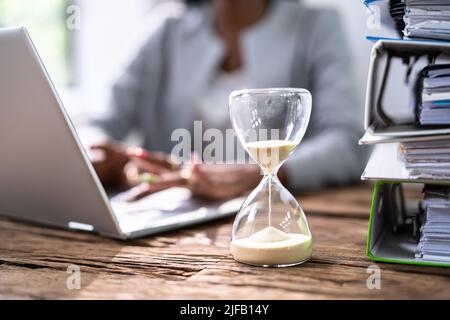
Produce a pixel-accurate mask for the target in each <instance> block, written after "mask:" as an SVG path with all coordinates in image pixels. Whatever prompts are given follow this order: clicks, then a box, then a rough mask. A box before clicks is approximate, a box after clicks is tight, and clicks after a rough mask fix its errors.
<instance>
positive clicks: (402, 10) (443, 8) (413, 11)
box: [364, 0, 450, 41]
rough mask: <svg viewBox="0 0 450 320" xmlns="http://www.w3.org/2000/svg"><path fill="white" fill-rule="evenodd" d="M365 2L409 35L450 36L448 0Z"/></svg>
mask: <svg viewBox="0 0 450 320" xmlns="http://www.w3.org/2000/svg"><path fill="white" fill-rule="evenodd" d="M364 4H365V5H366V6H367V7H368V8H369V10H371V12H372V14H373V15H374V16H375V17H376V18H377V19H381V22H382V23H383V24H384V25H386V26H388V27H392V26H395V29H396V30H397V31H398V32H399V33H400V34H401V35H403V36H404V37H405V38H407V39H432V40H447V41H448V40H450V3H449V2H448V1H443V0H365V1H364ZM385 17H389V18H390V19H386V18H385Z"/></svg>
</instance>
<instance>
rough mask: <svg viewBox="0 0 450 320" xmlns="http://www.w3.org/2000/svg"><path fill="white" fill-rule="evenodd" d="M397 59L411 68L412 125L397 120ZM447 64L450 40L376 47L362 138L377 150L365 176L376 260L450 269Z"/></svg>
mask: <svg viewBox="0 0 450 320" xmlns="http://www.w3.org/2000/svg"><path fill="white" fill-rule="evenodd" d="M405 3H408V2H407V1H406V2H405ZM394 61H398V62H399V63H400V64H401V63H403V64H404V69H405V79H406V82H407V83H408V87H409V89H410V90H411V95H410V101H409V103H405V109H407V110H409V112H410V113H411V117H410V119H411V120H404V119H398V118H396V116H395V113H393V112H392V111H393V110H394V109H398V106H397V105H393V104H392V103H391V102H390V101H389V99H388V98H387V97H388V95H387V94H386V92H387V91H389V89H390V85H391V84H392V81H390V80H391V77H390V76H389V71H390V68H391V64H393V62H394ZM448 62H450V43H448V42H443V41H442V42H441V41H433V42H429V41H415V40H403V39H380V40H378V41H377V42H376V44H375V45H374V47H373V49H372V53H371V62H370V67H369V75H368V84H367V93H366V109H365V120H364V121H365V129H366V133H365V134H364V136H363V137H362V138H361V140H360V144H371V145H375V148H374V150H373V152H372V155H371V157H370V158H369V160H368V163H367V166H366V169H365V171H364V172H363V174H362V179H363V180H373V181H376V184H375V188H374V195H373V202H372V207H371V214H370V221H369V231H368V239H367V255H368V256H369V258H371V259H372V260H375V261H383V262H391V263H392V262H394V263H407V264H422V265H435V266H450V192H449V190H450V112H449V110H450V89H449V88H450V81H448V80H449V79H450V72H449V71H450V64H449V63H448ZM397 85H400V84H397ZM406 189H408V190H410V189H412V190H415V192H414V195H415V196H414V197H411V196H410V194H411V192H408V193H405V190H406Z"/></svg>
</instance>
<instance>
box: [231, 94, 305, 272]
mask: <svg viewBox="0 0 450 320" xmlns="http://www.w3.org/2000/svg"><path fill="white" fill-rule="evenodd" d="M311 104H312V98H311V94H310V93H309V91H308V90H305V89H291V88H286V89H253V90H240V91H235V92H233V93H232V94H231V95H230V115H231V122H232V124H233V128H234V130H235V132H236V135H237V136H238V139H239V140H240V142H241V144H242V145H243V147H244V149H245V150H246V151H247V153H248V154H249V155H250V156H251V157H252V158H253V159H254V160H255V161H256V163H258V165H259V166H260V168H261V170H262V172H263V173H264V178H263V179H262V181H261V183H260V184H259V185H258V187H257V188H256V189H255V190H253V192H251V194H250V195H249V196H248V198H247V199H246V200H245V201H244V203H243V204H242V207H241V209H240V211H239V213H238V214H237V216H236V219H235V221H234V224H233V233H232V239H231V253H232V255H233V258H234V259H235V260H237V261H239V262H242V263H246V264H250V265H256V266H263V267H285V266H292V265H297V264H301V263H303V262H305V261H307V260H309V258H310V257H311V252H312V237H311V232H310V231H309V227H308V223H307V221H306V218H305V214H304V212H303V210H302V208H301V207H300V205H299V204H298V202H297V200H296V199H295V198H294V197H293V196H292V194H291V193H290V192H289V191H288V190H287V189H286V188H285V187H284V186H283V185H282V184H281V182H280V180H279V179H278V177H277V172H278V170H279V168H280V167H281V166H282V164H283V163H284V161H285V160H286V159H287V158H288V157H289V156H290V155H291V153H292V152H293V151H294V149H295V148H296V147H297V145H298V144H299V143H300V141H301V140H302V138H303V136H304V135H305V132H306V128H307V126H308V123H309V118H310V115H311ZM299 170H300V169H299Z"/></svg>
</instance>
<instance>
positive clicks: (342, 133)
mask: <svg viewBox="0 0 450 320" xmlns="http://www.w3.org/2000/svg"><path fill="white" fill-rule="evenodd" d="M308 30H312V32H313V35H312V38H311V39H312V40H311V44H310V46H309V51H308V53H307V60H308V66H307V68H308V69H307V70H308V75H309V89H310V90H311V93H312V96H313V107H312V116H311V121H310V126H309V128H308V131H307V136H306V137H305V139H304V141H303V142H302V143H301V144H300V146H299V148H298V149H297V151H296V152H295V153H294V154H293V155H292V156H291V158H290V159H289V160H288V161H287V163H286V164H285V172H284V176H285V177H286V179H287V184H288V185H289V186H290V187H291V188H292V189H293V190H297V191H298V190H302V189H318V188H321V187H324V186H327V185H336V184H343V183H348V182H350V181H354V180H357V179H359V177H360V175H361V173H362V170H363V164H364V160H365V150H364V149H363V148H361V147H359V146H358V139H359V138H360V136H361V133H362V130H361V127H362V121H363V119H362V110H363V105H362V103H361V102H360V101H359V99H358V92H357V90H358V88H357V86H356V85H355V81H354V77H353V74H352V71H353V65H352V60H351V55H350V52H349V47H348V44H347V42H346V39H345V37H344V35H343V34H344V31H343V27H342V24H341V21H340V19H339V16H338V14H337V13H336V12H334V11H322V12H320V14H318V17H317V19H315V23H314V25H311V26H308Z"/></svg>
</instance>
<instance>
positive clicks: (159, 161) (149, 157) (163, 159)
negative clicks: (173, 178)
mask: <svg viewBox="0 0 450 320" xmlns="http://www.w3.org/2000/svg"><path fill="white" fill-rule="evenodd" d="M127 154H128V156H129V157H131V158H132V159H135V160H138V161H141V162H143V163H144V162H147V163H150V164H152V165H156V166H159V167H162V168H165V169H167V170H174V169H177V168H178V166H177V165H176V164H175V161H174V160H173V158H172V157H171V156H170V155H168V154H166V153H163V152H150V151H147V150H145V149H143V148H136V147H132V148H128V149H127Z"/></svg>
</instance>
